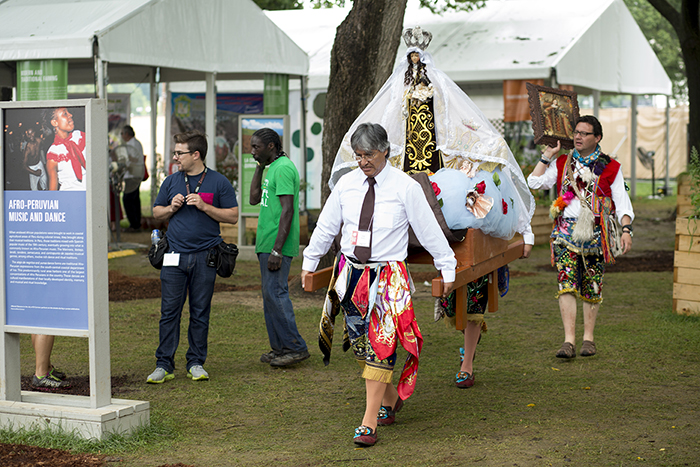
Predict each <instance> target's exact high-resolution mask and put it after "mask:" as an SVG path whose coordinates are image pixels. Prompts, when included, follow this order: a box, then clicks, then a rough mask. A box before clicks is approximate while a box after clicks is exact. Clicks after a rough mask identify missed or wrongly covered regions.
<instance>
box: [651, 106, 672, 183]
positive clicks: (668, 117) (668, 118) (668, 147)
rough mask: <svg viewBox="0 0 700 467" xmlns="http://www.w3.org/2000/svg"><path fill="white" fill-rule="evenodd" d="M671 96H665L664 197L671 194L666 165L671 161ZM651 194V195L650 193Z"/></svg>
mask: <svg viewBox="0 0 700 467" xmlns="http://www.w3.org/2000/svg"><path fill="white" fill-rule="evenodd" d="M670 138H671V96H666V177H665V179H664V196H668V195H670V194H671V191H670V190H669V188H668V187H669V184H670V183H671V181H670V179H669V177H670V175H669V166H668V164H669V163H670V161H671V156H670V155H669V153H670V152H671V141H670ZM652 194H653V193H652Z"/></svg>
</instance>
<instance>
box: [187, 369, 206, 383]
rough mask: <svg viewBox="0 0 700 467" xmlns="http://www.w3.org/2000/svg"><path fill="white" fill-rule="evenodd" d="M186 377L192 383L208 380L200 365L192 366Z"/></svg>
mask: <svg viewBox="0 0 700 467" xmlns="http://www.w3.org/2000/svg"><path fill="white" fill-rule="evenodd" d="M187 377H188V378H192V381H206V380H208V379H209V373H207V370H205V369H204V367H203V366H202V365H192V367H191V368H190V371H188V372H187Z"/></svg>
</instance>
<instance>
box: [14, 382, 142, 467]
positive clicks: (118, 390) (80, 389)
mask: <svg viewBox="0 0 700 467" xmlns="http://www.w3.org/2000/svg"><path fill="white" fill-rule="evenodd" d="M111 379H112V395H116V394H126V393H129V392H131V391H132V390H131V389H130V387H131V386H133V385H136V382H135V381H134V380H133V378H131V377H130V376H128V375H122V376H112V378H111ZM66 381H68V382H69V383H70V388H67V389H51V390H50V391H49V392H52V393H56V394H73V395H76V396H89V395H90V377H88V376H69V377H67V378H66ZM31 383H32V376H22V379H21V385H22V391H36V390H37V389H36V388H33V387H32V384H31ZM0 465H1V464H0Z"/></svg>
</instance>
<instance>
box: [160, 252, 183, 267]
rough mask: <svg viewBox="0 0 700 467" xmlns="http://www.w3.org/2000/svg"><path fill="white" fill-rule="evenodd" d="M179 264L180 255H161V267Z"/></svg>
mask: <svg viewBox="0 0 700 467" xmlns="http://www.w3.org/2000/svg"><path fill="white" fill-rule="evenodd" d="M179 264H180V253H166V254H165V255H163V266H178V265H179Z"/></svg>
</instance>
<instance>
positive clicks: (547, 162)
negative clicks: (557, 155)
mask: <svg viewBox="0 0 700 467" xmlns="http://www.w3.org/2000/svg"><path fill="white" fill-rule="evenodd" d="M540 162H542V163H543V164H544V165H549V163H550V162H552V161H551V160H548V159H545V158H544V157H540Z"/></svg>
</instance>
